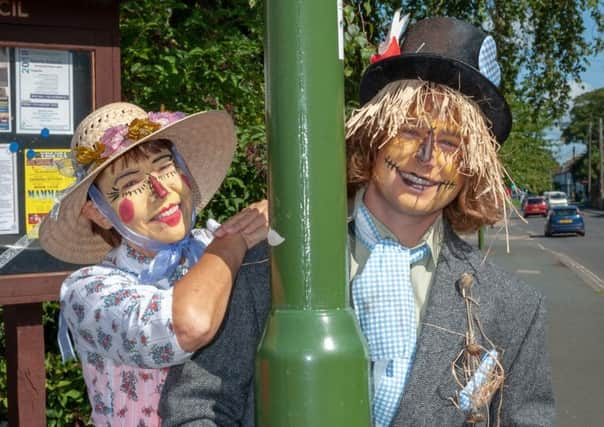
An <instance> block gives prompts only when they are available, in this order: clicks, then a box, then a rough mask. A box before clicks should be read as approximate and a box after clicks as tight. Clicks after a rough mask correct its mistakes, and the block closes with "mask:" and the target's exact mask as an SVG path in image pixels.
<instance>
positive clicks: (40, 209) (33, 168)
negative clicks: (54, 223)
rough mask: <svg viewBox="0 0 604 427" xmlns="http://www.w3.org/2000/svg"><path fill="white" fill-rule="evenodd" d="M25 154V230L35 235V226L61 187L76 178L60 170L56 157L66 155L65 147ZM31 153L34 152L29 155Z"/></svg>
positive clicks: (64, 187) (59, 158)
mask: <svg viewBox="0 0 604 427" xmlns="http://www.w3.org/2000/svg"><path fill="white" fill-rule="evenodd" d="M31 151H32V152H33V153H26V154H28V155H26V156H25V231H26V233H27V235H28V236H29V237H30V238H37V237H38V228H37V227H36V226H37V225H38V224H39V223H40V221H42V218H44V217H45V216H46V215H48V212H49V211H50V210H51V209H52V206H53V205H54V203H55V200H56V199H57V197H58V196H59V195H60V193H61V191H63V190H65V189H66V188H67V187H69V186H70V185H71V184H73V183H74V182H75V178H74V177H71V176H65V175H62V174H61V173H59V168H58V167H57V164H56V162H57V161H64V160H65V159H67V158H69V152H70V150H68V149H59V148H57V149H34V150H31ZM32 154H33V155H32Z"/></svg>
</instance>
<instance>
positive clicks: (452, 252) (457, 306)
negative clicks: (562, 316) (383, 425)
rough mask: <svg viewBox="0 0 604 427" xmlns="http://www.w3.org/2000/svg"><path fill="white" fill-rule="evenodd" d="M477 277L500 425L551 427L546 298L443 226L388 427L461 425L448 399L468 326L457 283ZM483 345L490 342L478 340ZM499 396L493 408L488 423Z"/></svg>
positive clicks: (453, 388) (453, 390) (455, 388)
mask: <svg viewBox="0 0 604 427" xmlns="http://www.w3.org/2000/svg"><path fill="white" fill-rule="evenodd" d="M466 272H467V273H471V274H473V275H474V277H475V283H474V285H473V287H472V292H473V296H474V298H475V299H476V300H477V301H478V303H479V318H480V322H481V324H482V327H483V329H484V332H485V333H486V335H487V336H488V337H489V338H490V340H491V341H492V342H493V343H494V344H495V345H496V346H498V347H499V348H500V349H502V350H503V352H504V353H503V366H504V368H505V375H506V378H505V383H504V389H503V404H502V410H501V419H500V421H501V426H506V427H507V426H552V425H554V414H555V411H554V395H553V390H552V384H551V373H550V364H549V358H548V352H547V344H546V337H545V329H546V316H545V307H544V302H543V298H542V297H541V296H540V295H539V294H538V293H537V292H536V291H535V290H533V289H532V288H530V287H528V286H527V285H526V284H524V283H522V282H520V281H519V280H518V279H517V278H515V277H514V276H512V275H510V274H508V273H506V272H504V271H503V270H501V269H499V268H497V267H496V266H494V265H493V264H491V263H490V262H488V261H487V262H483V256H482V254H481V253H480V252H479V251H478V250H476V249H474V248H472V247H471V246H470V245H468V244H467V243H466V242H464V241H463V240H461V239H460V238H459V237H458V236H457V235H456V234H455V233H454V232H453V230H452V229H451V226H450V225H449V224H447V223H445V236H444V240H443V247H442V250H441V254H440V256H439V259H438V263H437V267H436V272H435V275H436V276H435V280H434V283H433V285H432V287H431V289H430V291H429V296H428V306H427V308H426V313H425V316H424V319H423V321H422V323H423V324H422V329H421V333H420V336H419V338H418V343H417V349H416V356H415V362H414V365H413V368H412V370H411V373H410V378H409V382H408V384H407V386H406V388H405V393H404V395H403V398H402V399H401V403H400V407H399V411H398V413H397V415H396V416H395V418H394V420H393V422H392V424H391V425H392V427H402V426H413V427H419V426H462V425H464V423H465V416H464V414H463V413H462V412H461V411H459V410H458V409H457V408H456V407H455V406H454V405H453V403H452V402H451V400H450V399H449V398H450V397H453V396H455V393H456V392H457V391H458V389H459V388H458V386H457V384H456V383H455V382H454V379H453V376H452V373H451V363H452V362H453V360H454V359H455V357H456V356H457V354H458V353H459V351H460V350H461V349H462V348H463V342H464V338H463V337H462V336H459V335H457V334H455V333H451V332H447V331H446V330H449V331H454V332H457V333H462V334H463V333H465V331H466V330H467V326H468V322H467V318H466V310H465V304H464V300H463V298H462V297H461V295H460V293H459V290H458V286H457V282H458V280H459V278H460V276H461V274H462V273H466ZM483 345H484V346H485V347H488V344H486V343H484V342H483ZM501 398H502V396H500V395H499V393H497V394H496V395H495V397H494V399H493V401H492V402H491V405H490V410H489V413H490V421H491V423H490V425H492V426H493V425H497V424H496V423H495V422H494V421H495V414H497V408H498V405H499V400H500V399H501Z"/></svg>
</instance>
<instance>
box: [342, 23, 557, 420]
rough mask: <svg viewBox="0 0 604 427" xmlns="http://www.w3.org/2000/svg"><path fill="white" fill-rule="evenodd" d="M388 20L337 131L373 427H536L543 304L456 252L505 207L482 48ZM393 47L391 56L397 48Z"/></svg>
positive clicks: (491, 80) (487, 61)
mask: <svg viewBox="0 0 604 427" xmlns="http://www.w3.org/2000/svg"><path fill="white" fill-rule="evenodd" d="M407 20H408V17H405V18H403V19H399V16H398V14H397V15H395V19H394V22H393V27H392V29H391V31H390V34H389V36H388V39H387V40H386V42H385V43H383V44H382V45H381V46H380V52H379V54H377V55H375V56H374V57H373V58H372V62H373V63H372V65H371V66H370V67H369V68H368V69H367V70H366V71H365V73H364V75H363V77H362V80H361V87H360V96H361V107H360V109H358V110H356V111H354V112H353V113H352V115H351V117H350V119H349V120H348V122H347V128H346V144H347V167H348V190H349V195H350V196H351V197H352V200H353V203H352V204H351V218H350V224H349V225H350V226H349V234H350V250H351V278H352V281H351V296H352V301H353V305H354V309H355V313H356V315H357V317H358V319H359V323H360V326H361V329H362V331H363V334H364V336H365V338H366V341H367V345H368V349H369V354H370V358H371V378H372V380H371V402H372V416H373V420H374V423H375V425H377V426H380V427H387V426H457V425H459V426H461V425H464V423H479V422H484V423H486V424H487V425H499V424H501V425H504V426H511V425H514V426H550V425H552V424H553V417H554V402H553V392H552V386H551V379H550V366H549V361H548V356H547V349H546V339H545V326H546V324H545V308H544V302H543V298H542V297H541V296H540V295H539V294H538V293H537V292H535V291H534V290H532V289H530V288H529V287H527V286H526V285H525V284H523V283H521V282H519V281H518V280H517V279H516V278H515V277H513V276H511V275H509V274H507V273H505V272H503V271H502V270H500V269H498V268H497V267H495V266H493V265H492V264H491V263H489V262H488V261H486V262H485V261H484V259H483V256H482V254H481V253H480V252H479V251H477V250H476V249H474V248H472V247H471V246H470V245H468V244H467V243H466V242H464V241H463V240H461V239H460V238H459V237H458V233H470V232H476V231H477V230H478V229H479V228H480V227H481V226H484V225H487V224H494V223H496V222H497V221H499V220H500V219H502V218H503V216H504V215H505V208H506V205H507V204H508V202H509V200H508V199H507V196H506V192H505V186H504V182H503V175H504V170H503V167H502V165H501V163H500V161H499V159H498V158H497V150H498V147H499V146H500V145H501V144H503V142H504V141H505V140H506V138H507V136H508V134H509V132H510V128H511V114H510V110H509V107H508V105H507V103H506V101H505V99H504V98H503V96H502V95H501V93H500V92H499V90H498V88H497V86H498V84H499V80H500V69H499V65H498V64H497V62H496V49H495V42H494V40H493V38H492V37H491V36H489V35H487V34H485V33H484V32H482V31H481V30H479V29H477V28H475V27H474V26H472V25H469V24H467V23H465V22H462V21H459V20H456V19H452V18H445V17H439V18H432V19H426V20H422V21H419V22H417V23H416V24H415V25H413V26H411V27H410V28H409V29H408V30H407V31H406V33H404V31H405V27H406V21H407ZM401 33H404V35H403V37H404V41H403V42H402V43H401V45H400V47H399V43H398V41H399V37H400V36H401Z"/></svg>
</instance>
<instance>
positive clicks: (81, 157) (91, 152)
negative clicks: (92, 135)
mask: <svg viewBox="0 0 604 427" xmlns="http://www.w3.org/2000/svg"><path fill="white" fill-rule="evenodd" d="M104 151H105V144H103V143H102V142H96V143H94V144H92V146H91V147H90V148H89V147H82V146H80V147H76V161H77V162H78V163H79V164H81V165H84V166H88V165H89V164H91V163H93V162H94V163H95V165H97V166H98V165H100V164H101V163H103V162H104V161H105V160H106V158H105V157H101V156H102V154H103V152H104Z"/></svg>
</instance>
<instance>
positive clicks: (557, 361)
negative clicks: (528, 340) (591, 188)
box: [468, 211, 604, 427]
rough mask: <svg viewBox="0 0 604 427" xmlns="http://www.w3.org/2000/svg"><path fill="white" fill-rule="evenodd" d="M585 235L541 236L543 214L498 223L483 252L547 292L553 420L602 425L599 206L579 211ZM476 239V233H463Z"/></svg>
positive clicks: (603, 240) (602, 225)
mask: <svg viewBox="0 0 604 427" xmlns="http://www.w3.org/2000/svg"><path fill="white" fill-rule="evenodd" d="M584 217H585V222H586V236H585V237H578V236H560V237H547V238H546V237H544V236H543V226H544V222H545V220H544V218H541V217H530V218H528V220H527V221H528V224H525V223H524V222H523V221H521V220H520V219H519V218H512V219H510V220H509V221H508V224H509V228H508V229H509V244H510V253H507V251H506V238H505V233H504V232H503V231H502V229H501V228H500V227H499V228H498V227H494V228H489V229H487V230H486V233H485V248H486V249H487V250H488V257H489V258H490V259H491V260H492V261H493V262H495V263H496V264H498V265H500V266H501V267H503V268H504V269H506V270H508V271H510V272H513V273H515V274H516V275H518V276H519V277H520V278H521V279H522V280H523V281H524V282H525V283H526V284H527V285H528V286H533V287H534V288H536V289H538V290H539V291H540V292H541V293H543V294H544V295H545V297H546V301H547V308H548V318H549V328H548V331H549V336H548V338H549V343H548V346H549V350H550V356H551V362H552V371H553V372H552V377H553V383H554V390H555V394H556V412H557V422H556V425H557V426H561V427H567V426H569V427H570V426H573V427H574V426H581V427H584V426H585V427H589V426H602V425H604V389H603V388H602V385H603V384H604V367H603V366H602V362H603V361H604V262H603V261H604V212H601V211H600V212H598V211H585V212H584ZM468 241H470V242H471V243H473V244H477V239H476V238H475V236H471V237H469V238H468Z"/></svg>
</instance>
